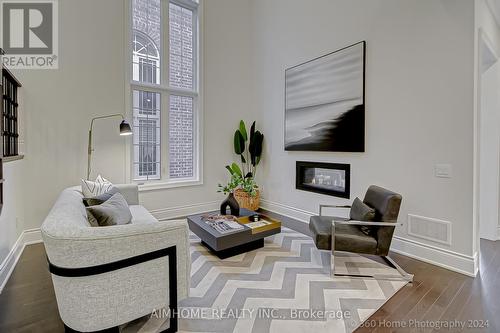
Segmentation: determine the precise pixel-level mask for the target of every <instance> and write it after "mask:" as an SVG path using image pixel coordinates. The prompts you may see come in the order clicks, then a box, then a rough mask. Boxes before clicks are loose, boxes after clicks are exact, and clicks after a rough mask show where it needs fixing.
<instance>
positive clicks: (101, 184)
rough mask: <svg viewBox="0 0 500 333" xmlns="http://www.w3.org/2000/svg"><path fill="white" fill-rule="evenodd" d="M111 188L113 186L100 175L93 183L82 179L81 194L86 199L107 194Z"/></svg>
mask: <svg viewBox="0 0 500 333" xmlns="http://www.w3.org/2000/svg"><path fill="white" fill-rule="evenodd" d="M112 188H113V184H112V183H111V182H110V181H109V180H107V179H106V178H104V177H102V176H101V175H99V176H97V178H96V180H95V181H92V180H84V179H82V193H83V196H84V197H86V198H88V197H95V196H97V195H100V194H103V193H106V192H109V191H110V190H111V189H112Z"/></svg>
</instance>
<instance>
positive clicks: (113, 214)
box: [86, 193, 132, 227]
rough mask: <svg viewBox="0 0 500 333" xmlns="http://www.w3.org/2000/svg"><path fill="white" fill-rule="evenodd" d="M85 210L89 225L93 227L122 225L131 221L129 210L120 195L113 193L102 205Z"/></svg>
mask: <svg viewBox="0 0 500 333" xmlns="http://www.w3.org/2000/svg"><path fill="white" fill-rule="evenodd" d="M86 210H87V217H88V219H89V223H90V225H91V226H93V227H97V226H99V227H107V226H112V225H122V224H128V223H130V221H132V213H131V212H130V208H129V207H128V204H127V201H126V200H125V198H124V197H123V195H121V194H120V193H115V194H113V196H111V198H109V199H108V200H107V201H105V202H104V203H102V204H100V205H96V206H90V207H87V208H86Z"/></svg>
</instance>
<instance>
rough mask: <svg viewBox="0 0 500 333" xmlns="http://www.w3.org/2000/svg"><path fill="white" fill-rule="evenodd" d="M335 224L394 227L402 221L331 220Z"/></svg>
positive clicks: (400, 224)
mask: <svg viewBox="0 0 500 333" xmlns="http://www.w3.org/2000/svg"><path fill="white" fill-rule="evenodd" d="M333 223H335V224H350V225H359V226H362V225H365V226H369V227H396V226H398V225H399V226H402V225H403V224H402V223H394V222H374V221H356V220H349V221H335V220H334V221H333Z"/></svg>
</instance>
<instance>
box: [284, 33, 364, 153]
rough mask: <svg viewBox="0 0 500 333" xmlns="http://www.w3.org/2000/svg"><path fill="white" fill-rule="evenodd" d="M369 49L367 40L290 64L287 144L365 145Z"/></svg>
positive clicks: (318, 147)
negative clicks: (366, 58)
mask: <svg viewBox="0 0 500 333" xmlns="http://www.w3.org/2000/svg"><path fill="white" fill-rule="evenodd" d="M365 53H366V42H364V41H363V42H359V43H356V44H354V45H351V46H348V47H346V48H343V49H340V50H338V51H335V52H332V53H329V54H327V55H324V56H321V57H319V58H316V59H313V60H310V61H307V62H305V63H302V64H300V65H297V66H294V67H291V68H288V69H286V70H285V150H299V151H340V152H364V151H365Z"/></svg>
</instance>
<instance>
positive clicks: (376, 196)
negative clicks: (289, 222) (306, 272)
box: [309, 185, 413, 281]
mask: <svg viewBox="0 0 500 333" xmlns="http://www.w3.org/2000/svg"><path fill="white" fill-rule="evenodd" d="M401 201H402V197H401V195H400V194H398V193H395V192H392V191H390V190H387V189H385V188H382V187H379V186H375V185H372V186H370V187H369V188H368V190H367V191H366V194H365V198H364V199H363V203H364V204H366V205H367V206H369V207H371V208H373V209H374V210H375V217H374V219H373V221H357V220H351V219H350V218H343V217H336V216H325V215H323V210H324V208H327V207H333V208H343V209H350V208H351V206H335V205H320V207H319V215H317V216H311V219H310V222H309V229H310V230H311V233H312V235H313V239H314V243H315V244H316V247H317V248H318V249H320V250H330V251H331V253H332V259H331V264H332V266H331V270H332V275H338V274H335V265H334V253H335V251H343V252H352V253H360V254H368V255H377V256H380V257H382V258H384V259H385V260H386V261H387V262H388V263H389V265H391V266H392V267H394V268H396V269H397V270H398V271H399V272H400V274H401V275H402V277H403V279H404V280H407V281H412V280H413V275H411V274H408V273H406V272H405V271H404V270H403V269H402V268H401V267H399V266H398V265H397V264H396V263H395V262H394V261H393V260H392V259H391V258H389V257H388V254H389V248H390V246H391V241H392V236H393V234H394V229H395V228H396V226H397V219H398V215H399V209H400V206H401ZM332 235H333V236H332Z"/></svg>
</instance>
